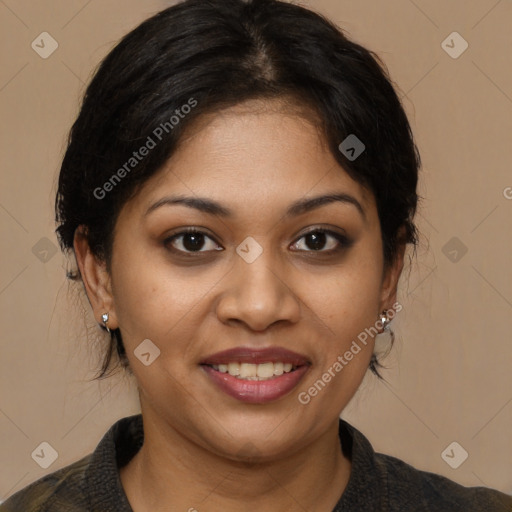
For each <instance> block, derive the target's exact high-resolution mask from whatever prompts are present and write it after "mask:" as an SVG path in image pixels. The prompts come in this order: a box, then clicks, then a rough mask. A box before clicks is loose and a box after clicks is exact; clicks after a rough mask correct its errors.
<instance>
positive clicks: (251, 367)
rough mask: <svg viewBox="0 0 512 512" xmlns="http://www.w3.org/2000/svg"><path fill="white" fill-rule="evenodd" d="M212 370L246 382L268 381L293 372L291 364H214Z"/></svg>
mask: <svg viewBox="0 0 512 512" xmlns="http://www.w3.org/2000/svg"><path fill="white" fill-rule="evenodd" d="M211 366H212V368H214V369H215V370H217V371H219V372H221V373H229V375H232V376H233V377H238V378H239V379H244V380H268V379H271V378H273V377H274V376H276V375H283V373H289V372H291V371H292V368H293V365H292V364H291V363H281V362H278V363H270V362H268V363H261V364H252V363H229V364H218V365H217V364H212V365H211Z"/></svg>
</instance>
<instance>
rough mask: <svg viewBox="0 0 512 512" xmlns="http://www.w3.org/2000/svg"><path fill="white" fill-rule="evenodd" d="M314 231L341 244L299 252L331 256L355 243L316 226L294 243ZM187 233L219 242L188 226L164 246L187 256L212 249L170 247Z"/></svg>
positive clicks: (165, 242)
mask: <svg viewBox="0 0 512 512" xmlns="http://www.w3.org/2000/svg"><path fill="white" fill-rule="evenodd" d="M313 233H324V234H326V235H329V236H332V237H333V238H334V239H335V240H337V242H338V244H339V245H338V246H337V247H336V248H334V249H329V250H327V251H325V250H318V251H315V250H306V251H304V250H299V251H298V252H306V253H314V254H315V253H317V254H322V255H327V256H330V255H334V254H337V253H339V252H341V251H342V250H344V249H348V248H349V247H350V246H352V244H353V240H350V239H349V238H347V237H346V236H345V235H342V234H341V233H337V232H336V231H332V230H330V229H326V228H315V229H312V230H311V231H308V232H307V233H303V234H302V235H301V236H300V237H299V238H298V239H297V241H296V242H294V244H293V245H296V244H297V242H298V241H299V240H301V239H303V238H304V237H306V236H308V235H311V234H313ZM187 234H195V235H203V236H205V237H207V238H209V239H210V240H213V241H214V242H215V243H216V244H217V242H216V241H215V240H214V239H213V238H212V237H211V236H210V235H209V234H208V233H206V232H204V231H201V230H200V229H197V228H193V227H188V228H185V229H183V230H182V231H180V232H179V233H175V234H174V235H171V236H169V237H167V238H166V239H165V240H164V241H163V245H164V247H166V248H167V249H169V250H170V251H171V252H174V253H176V254H179V255H182V256H183V255H185V256H186V257H195V256H194V255H195V254H201V253H208V252H211V251H182V250H180V249H176V248H174V247H172V246H171V247H169V246H170V244H171V243H172V242H173V241H174V240H175V239H177V238H180V237H181V236H183V235H187ZM217 245H219V244H217Z"/></svg>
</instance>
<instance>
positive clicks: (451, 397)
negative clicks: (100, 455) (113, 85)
mask: <svg viewBox="0 0 512 512" xmlns="http://www.w3.org/2000/svg"><path fill="white" fill-rule="evenodd" d="M167 5H170V2H164V1H156V0H152V1H145V2H137V1H135V0H107V1H99V0H90V1H83V0H81V1H79V0H73V1H70V0H48V1H46V2H32V1H29V0H0V22H1V25H0V30H1V33H2V38H3V41H2V44H1V45H0V52H1V57H2V66H1V68H0V105H1V109H2V110H1V112H2V120H3V123H2V127H1V135H2V137H1V142H2V151H1V155H2V161H1V170H2V171H1V178H2V186H1V191H0V229H1V246H2V252H1V254H2V260H1V265H0V308H1V326H2V331H1V335H2V337H1V342H0V343H1V345H0V347H1V358H0V433H1V436H0V500H1V499H5V498H6V497H8V496H9V495H11V494H12V493H13V492H15V491H17V490H19V489H21V488H22V487H24V486H25V485H27V484H28V483H30V482H31V481H34V480H35V479H37V478H39V477H41V476H42V475H44V474H46V473H49V472H52V471H54V470H56V469H58V468H60V467H62V466H64V465H67V464H69V463H71V462H73V461H75V460H77V459H78V458H79V457H81V456H83V455H85V454H87V453H89V452H90V451H92V450H93V449H94V447H95V446H96V444H97V442H98V441H99V440H100V438H101V437H102V435H103V434H104V432H105V431H106V430H107V429H108V428H109V426H110V425H111V424H112V423H113V422H114V421H115V420H116V419H118V418H120V417H122V416H126V415H129V414H134V413H136V412H138V403H137V397H136V392H135V387H134V385H133V384H130V383H129V382H128V380H127V379H126V378H120V377H115V378H112V379H110V380H108V381H105V382H103V383H101V384H99V383H97V382H88V381H87V379H89V378H91V376H92V375H93V370H94V369H95V364H96V362H97V359H96V358H95V356H94V346H95V345H94V343H95V337H96V336H97V335H98V333H99V329H97V328H96V326H95V324H94V323H92V322H91V318H90V315H89V316H88V317H87V321H86V322H84V321H83V320H80V318H81V309H80V308H81V306H80V304H82V305H85V306H87V304H86V302H84V301H83V300H81V299H80V296H79V294H77V292H76V291H73V286H71V287H70V286H69V285H68V283H67V282H66V280H65V277H64V267H65V261H64V258H63V257H62V256H61V254H60V252H56V253H55V254H52V252H51V250H52V247H55V246H56V239H55V236H54V225H53V210H52V208H53V199H54V189H55V179H56V174H57V172H58V169H59V162H60V159H61V157H62V151H63V147H64V141H65V136H66V134H67V131H68V130H69V128H70V126H71V123H72V121H73V120H74V117H75V116H76V114H77V109H78V101H79V98H80V95H81V94H82V92H83V90H84V83H86V82H87V80H88V79H89V77H90V75H91V72H92V70H93V68H94V67H95V66H96V65H97V63H98V62H99V60H100V59H101V58H102V57H103V56H104V55H105V54H106V52H107V51H108V50H109V49H110V48H111V47H112V45H113V44H114V43H115V41H116V40H118V38H119V37H121V36H122V35H123V34H125V33H126V32H127V31H128V30H130V29H131V28H133V27H134V26H135V25H136V24H138V23H139V22H140V21H142V20H143V19H145V18H147V17H148V16H149V15H151V14H152V13H154V12H156V11H157V10H160V9H161V8H164V7H165V6H167ZM306 5H310V6H311V7H313V8H315V9H317V10H318V11H320V12H322V13H324V14H326V15H327V16H328V17H330V18H332V19H333V20H334V21H335V22H336V23H338V24H339V25H340V26H341V27H342V28H344V29H346V30H347V31H348V34H349V35H350V36H352V37H353V38H354V39H356V40H357V41H358V42H360V43H362V44H363V45H366V46H368V47H369V48H371V49H373V50H375V51H376V52H377V53H378V54H379V55H380V56H382V58H383V59H384V61H385V62H386V64H387V66H388V67H389V71H390V73H391V76H392V78H393V79H394V81H395V82H396V83H397V84H398V86H399V87H400V90H401V94H402V95H405V98H404V101H405V106H406V109H407V112H408V114H409V116H410V119H411V123H412V126H413V129H414V131H415V134H416V138H417V142H418V145H419V148H420V151H421V154H422V158H423V164H424V168H423V172H422V178H421V186H420V193H421V194H422V195H423V196H424V197H425V200H424V201H423V202H422V205H421V208H420V212H419V215H418V218H417V220H418V224H419V228H420V230H421V233H422V239H421V247H420V249H419V251H418V259H417V260H416V261H415V262H414V263H413V265H411V266H410V268H408V269H407V270H406V271H405V275H404V277H403V280H402V285H401V293H400V300H401V302H402V304H403V305H404V310H403V311H402V312H401V313H400V314H399V315H398V317H397V318H396V319H395V321H394V322H393V324H394V330H395V332H396V333H397V335H398V336H397V337H398V341H397V344H396V346H395V349H394V351H393V353H392V355H391V356H390V357H389V358H388V360H387V363H388V364H389V365H390V367H391V369H390V370H388V371H386V372H385V373H384V375H385V377H386V379H387V381H388V383H387V384H386V383H379V382H377V381H376V380H375V378H373V377H372V376H371V375H368V376H367V379H365V381H364V383H363V386H362V387H361V389H360V391H359V392H358V394H357V396H356V397H355V398H354V400H353V401H352V402H351V404H350V406H349V407H348V409H347V410H346V411H345V412H344V413H343V417H345V418H346V419H348V420H349V421H351V422H352V423H353V424H354V425H355V426H357V427H358V428H359V429H360V430H362V431H363V433H365V435H366V436H367V437H368V438H369V439H370V440H371V442H372V443H373V445H374V447H375V449H376V450H377V451H382V452H385V453H388V454H392V455H395V456H396V457H399V458H401V459H403V460H405V461H407V462H409V463H410V464H412V465H414V466H415V467H417V468H420V469H424V470H429V471H433V472H437V473H440V474H443V475H446V476H448V477H449V478H451V479H453V480H455V481H457V482H460V483H462V484H464V485H486V486H490V487H495V488H498V489H500V490H503V491H505V492H508V493H512V467H511V466H512V463H511V461H512V436H511V431H512V385H511V370H510V368H511V363H512V336H511V334H510V332H511V331H510V318H511V317H512V315H511V313H512V271H511V255H512V243H511V233H512V230H511V227H512V226H511V224H512V222H511V221H512V200H511V198H512V189H511V188H510V187H512V167H511V163H512V144H511V143H510V134H511V133H512V66H511V64H512V63H511V57H510V55H511V49H512V32H511V31H510V27H511V26H512V3H511V2H509V1H506V0H501V1H496V0H478V1H476V0H473V1H468V0H452V1H450V2H445V1H442V0H429V1H427V0H415V1H414V2H413V1H412V0H388V1H386V2H382V1H378V0H375V1H370V0H364V1H363V0H315V1H310V2H309V3H306ZM43 31H47V32H49V33H50V34H51V35H52V36H53V37H54V38H55V39H56V40H57V42H58V44H59V47H58V49H57V50H56V51H55V52H54V53H53V54H52V55H51V56H50V57H49V58H47V59H42V58H41V57H40V56H39V55H38V54H37V53H36V52H35V51H34V50H33V49H32V48H31V42H32V41H33V40H34V39H35V38H36V37H37V36H38V35H39V34H40V33H41V32H43ZM453 31H457V32H459V33H460V34H461V35H462V37H463V38H464V39H465V40H467V42H468V43H469V47H468V49H467V50H466V51H465V52H464V53H463V54H462V55H461V56H460V57H459V58H457V59H453V58H452V57H450V56H449V55H448V54H447V53H446V52H445V51H444V50H443V48H442V46H441V43H442V41H443V40H445V38H446V37H447V36H448V35H449V34H451V33H452V32H453ZM450 44H451V43H450ZM454 44H455V43H454ZM458 44H459V43H457V45H458ZM457 45H456V46H455V49H457V48H460V46H457ZM507 196H508V199H507ZM43 237H47V238H48V239H49V240H50V241H51V244H49V243H48V242H45V241H43V242H41V241H40V240H41V239H42V238H43ZM453 237H456V238H457V240H458V241H457V240H456V241H455V242H454V241H453V240H452V241H451V242H449V241H450V240H451V239H452V238H453ZM447 243H449V244H459V246H460V247H462V245H461V244H463V246H464V247H466V248H467V253H466V254H464V255H463V257H462V258H460V260H459V261H457V262H453V261H451V260H450V259H449V257H448V256H450V258H453V257H454V256H456V253H453V252H452V253H451V254H450V253H449V250H452V249H453V248H454V247H455V248H456V246H453V247H452V245H448V246H446V244H447ZM36 244H39V245H37V246H36V249H33V248H34V246H35V245H36ZM45 244H46V245H45ZM45 250H46V251H50V252H46V253H45V252H44V251H45ZM456 250H457V249H456ZM447 255H448V256H447ZM458 255H459V257H460V255H461V252H459V253H458ZM41 258H43V259H46V260H47V261H46V262H44V261H41ZM409 271H410V275H409ZM408 276H409V277H408ZM77 318H78V320H77ZM88 333H89V334H88ZM43 441H46V442H48V443H50V444H51V445H52V446H53V447H54V448H55V449H56V450H57V452H58V458H57V460H56V461H55V462H54V464H53V465H52V466H50V467H49V468H48V469H46V470H45V469H41V468H40V467H39V466H38V465H37V464H36V463H35V462H34V460H33V459H32V458H31V453H32V452H33V450H34V449H35V448H36V447H37V446H38V445H39V444H40V443H41V442H43ZM452 441H457V442H458V443H459V444H460V445H461V446H462V447H463V448H464V449H465V450H466V451H467V452H468V453H469V457H468V459H467V460H466V461H465V462H464V463H463V464H462V465H461V466H460V467H459V468H458V469H452V468H451V467H449V466H448V465H447V464H446V463H445V462H444V461H443V459H442V458H441V453H442V452H443V450H444V449H445V448H446V447H447V446H448V445H449V444H450V443H452Z"/></svg>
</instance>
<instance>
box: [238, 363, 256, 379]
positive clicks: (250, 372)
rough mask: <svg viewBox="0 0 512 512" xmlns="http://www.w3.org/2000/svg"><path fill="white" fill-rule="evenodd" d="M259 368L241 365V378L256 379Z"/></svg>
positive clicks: (251, 365) (245, 364)
mask: <svg viewBox="0 0 512 512" xmlns="http://www.w3.org/2000/svg"><path fill="white" fill-rule="evenodd" d="M256 372H257V366H256V365H255V364H249V363H242V364H241V365H240V377H256Z"/></svg>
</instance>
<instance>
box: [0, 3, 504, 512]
mask: <svg viewBox="0 0 512 512" xmlns="http://www.w3.org/2000/svg"><path fill="white" fill-rule="evenodd" d="M419 165H420V160H419V156H418V153H417V150H416V147H415V144H414V141H413V137H412V134H411V131H410V127H409V124H408V121H407V118H406V116H405V114H404V111H403V109H402V107H401V105H400V102H399V100H398V98H397V95H396V93H395V91H394V90H393V87H392V85H391V83H390V81H389V79H388V77H387V75H386V73H385V71H383V69H382V68H381V66H380V65H379V64H378V62H377V60H376V58H375V57H374V56H373V55H372V54H371V53H370V52H369V51H368V50H366V49H364V48H362V47H361V46H359V45H357V44H355V43H353V42H351V41H349V40H348V39H347V38H346V37H345V36H344V35H343V34H342V33H340V31H339V30H338V29H336V28H335V27H334V26H333V25H331V24H330V23H329V22H328V21H326V20H325V19H323V18H321V17H320V16H318V15H317V14H314V13H313V12H311V11H309V10H306V9H304V8H301V7H298V6H294V5H291V4H287V3H283V2H278V1H273V0H254V1H249V2H247V3H246V2H243V1H241V0H207V1H205V0H188V1H186V2H183V3H181V4H179V5H177V6H174V7H171V8H169V9H166V10H164V11H162V12H161V13H159V14H158V15H156V16H154V17H153V18H151V19H149V20H147V21H146V22H144V23H143V24H142V25H140V26H139V27H138V28H136V29H135V30H134V31H132V32H131V33H130V34H128V35H127V36H126V37H125V38H124V39H123V40H122V41H121V42H120V43H119V44H118V45H117V46H116V48H114V50H113V51H112V52H111V53H110V54H109V55H108V56H107V58H106V59H105V60H104V61H103V63H102V65H101V66H100V68H99V70H98V71H97V73H96V75H95V76H94V78H93V80H92V82H91V84H90V85H89V87H88V89H87V92H86V95H85V98H84V101H83V105H82V108H81V112H80V114H79V116H78V119H77V120H76V122H75V124H74V125H73V128H72V130H71V134H70V138H69V144H68V148H67V151H66V154H65V157H64V160H63V164H62V169H61V173H60V178H59V188H58V194H57V199H56V211H57V221H58V228H57V232H58V235H59V238H60V242H61V245H62V248H63V250H65V251H72V252H73V254H74V255H75V256H76V260H77V264H78V271H77V273H76V275H74V276H70V277H74V278H76V279H81V280H82V281H83V285H84V288H85V291H86V293H87V297H88V299H89V302H90V304H91V307H92V309H93V311H94V315H95V317H96V319H97V321H98V323H99V324H100V325H101V326H102V327H103V328H104V329H105V330H106V332H107V333H108V334H109V336H110V339H111V344H110V347H109V350H108V351H107V353H106V355H105V360H104V364H103V368H102V370H101V376H104V375H106V374H107V373H108V372H109V371H110V370H111V369H112V368H113V367H115V364H116V360H117V361H118V362H119V363H120V364H121V365H122V366H124V367H125V368H126V370H127V371H128V372H130V373H132V374H133V375H134V377H135V379H136V380H137V383H138V387H139V395H140V403H141V411H142V414H141V415H138V416H133V417H129V418H124V419H122V420H120V421H118V422H117V423H116V424H115V425H113V426H112V428H111V429H110V430H109V431H108V432H107V433H106V435H105V437H104V438H103V439H102V441H101V442H100V444H99V445H98V447H97V449H96V450H95V451H94V453H93V454H91V455H89V456H87V457H85V458H84V459H82V460H80V461H78V462H76V463H74V464H72V465H70V466H68V467H66V468H63V469H61V470H58V471H56V472H54V473H52V474H50V475H48V476H46V477H44V478H43V479H41V480H39V481H38V482H35V483H33V484H31V485H29V486H28V487H26V488H25V489H23V490H22V491H20V492H18V493H17V494H15V495H14V496H12V497H11V498H10V499H9V500H7V502H6V503H4V505H3V508H2V510H6V511H24V512H29V511H52V512H59V511H64V510H65V511H94V512H99V511H101V512H106V511H116V512H124V511H130V510H133V511H134V512H146V511H152V512H155V511H164V510H165V511H179V510H184V511H186V510H188V511H189V512H191V511H195V510H198V511H201V512H202V511H220V510H222V511H231V510H237V511H240V510H252V511H265V512H268V511H285V510H290V511H291V510H294V511H295V510H307V511H317V512H324V511H326V512H327V511H369V510H376V511H384V510H385V511H398V510H407V511H454V510H464V511H468V510H472V511H484V510H485V511H505V510H507V511H510V510H511V509H512V498H511V497H509V496H507V495H505V494H503V493H500V492H498V491H494V490H491V489H486V488H481V487H480V488H465V487H462V486H461V485H458V484H456V483H454V482H452V481H450V480H448V479H447V478H444V477H441V476H439V475H435V474H432V473H426V472H422V471H419V470H416V469H414V468H412V467H411V466H409V465H407V464H406V463H404V462H402V461H400V460H398V459H396V458H393V457H390V456H386V455H382V454H376V453H374V451H373V449H372V447H371V445H370V443H369V442H368V440H367V439H366V438H365V437H364V436H363V435H362V434H361V433H360V432H358V431H357V430H356V429H355V428H354V427H352V426H351V425H349V424H348V423H347V422H345V421H343V420H340V419H339V415H340V413H341V411H342V410H343V409H344V407H345V406H346V405H347V403H348V402H349V401H350V399H351V398H352V397H353V395H354V393H355V392H356V390H357V388H358V386H359V385H360V383H361V381H362V379H363V377H364V375H365V373H366V371H367V369H368V368H370V369H371V370H372V371H373V372H374V373H376V374H378V366H379V361H378V359H377V357H376V356H375V355H374V349H375V338H376V334H377V332H380V333H382V334H385V333H386V332H387V333H389V332H390V330H389V322H390V321H391V319H392V318H393V316H394V315H395V314H396V312H397V311H399V310H400V308H401V306H400V303H399V301H398V300H397V283H398V280H399V277H400V274H401V271H402V267H403V261H404V253H405V249H406V246H407V244H411V245H412V246H414V245H415V244H416V241H417V232H416V227H415V225H414V222H413V218H414V213H415V210H416V205H417V201H418V197H417V192H416V186H417V180H418V169H419Z"/></svg>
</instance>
